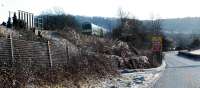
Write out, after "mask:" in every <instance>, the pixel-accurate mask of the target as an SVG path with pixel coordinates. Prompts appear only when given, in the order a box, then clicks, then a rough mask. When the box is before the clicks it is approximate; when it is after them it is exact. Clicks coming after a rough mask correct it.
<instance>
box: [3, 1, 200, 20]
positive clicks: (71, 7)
mask: <svg viewBox="0 0 200 88" xmlns="http://www.w3.org/2000/svg"><path fill="white" fill-rule="evenodd" d="M54 7H59V8H63V10H64V11H65V13H67V14H73V15H84V16H103V17H117V11H118V9H119V8H122V9H123V10H125V11H127V12H129V13H130V15H131V16H135V17H136V18H138V19H150V18H151V16H152V15H154V16H155V17H157V18H181V17H200V0H0V22H1V21H2V20H7V17H8V11H9V10H10V11H17V10H24V11H28V12H31V13H34V14H35V15H38V14H40V13H41V12H42V11H44V10H47V9H51V8H54Z"/></svg>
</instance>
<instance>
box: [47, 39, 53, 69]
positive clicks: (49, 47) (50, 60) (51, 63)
mask: <svg viewBox="0 0 200 88" xmlns="http://www.w3.org/2000/svg"><path fill="white" fill-rule="evenodd" d="M48 53H49V62H50V66H51V67H52V66H53V61H52V57H51V45H50V42H49V41H48Z"/></svg>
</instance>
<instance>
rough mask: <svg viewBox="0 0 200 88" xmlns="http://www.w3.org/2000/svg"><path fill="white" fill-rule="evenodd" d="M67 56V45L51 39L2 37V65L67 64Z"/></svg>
mask: <svg viewBox="0 0 200 88" xmlns="http://www.w3.org/2000/svg"><path fill="white" fill-rule="evenodd" d="M67 58H69V54H68V48H67V47H63V46H58V45H55V44H53V43H51V42H49V41H48V42H35V41H25V40H19V39H14V38H12V36H9V37H8V38H1V39H0V67H10V66H12V65H13V64H16V63H20V64H28V65H39V66H42V67H53V66H58V65H63V64H66V63H67Z"/></svg>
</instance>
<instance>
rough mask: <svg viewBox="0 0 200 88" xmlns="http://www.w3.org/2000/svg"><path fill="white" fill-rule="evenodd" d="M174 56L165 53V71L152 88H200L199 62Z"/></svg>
mask: <svg viewBox="0 0 200 88" xmlns="http://www.w3.org/2000/svg"><path fill="white" fill-rule="evenodd" d="M176 54H177V52H169V53H166V55H165V59H166V63H167V67H166V70H165V71H164V72H163V74H162V76H161V78H160V79H159V80H158V81H157V83H156V84H155V85H154V87H153V88H200V61H194V60H191V59H188V58H186V57H180V56H177V55H176ZM199 59H200V58H199Z"/></svg>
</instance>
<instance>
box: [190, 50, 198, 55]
mask: <svg viewBox="0 0 200 88" xmlns="http://www.w3.org/2000/svg"><path fill="white" fill-rule="evenodd" d="M190 53H192V54H197V55H200V50H194V51H191V52H190Z"/></svg>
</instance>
